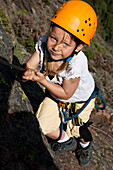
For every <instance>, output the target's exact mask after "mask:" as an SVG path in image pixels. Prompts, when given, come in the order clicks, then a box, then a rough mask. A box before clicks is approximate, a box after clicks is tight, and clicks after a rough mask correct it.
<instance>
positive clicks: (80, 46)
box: [75, 44, 85, 52]
mask: <svg viewBox="0 0 113 170" xmlns="http://www.w3.org/2000/svg"><path fill="white" fill-rule="evenodd" d="M84 46H85V44H79V45H78V46H77V48H76V50H75V52H79V51H80V50H82V48H83V47H84Z"/></svg>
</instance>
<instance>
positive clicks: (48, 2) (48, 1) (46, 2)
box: [42, 0, 50, 5]
mask: <svg viewBox="0 0 113 170" xmlns="http://www.w3.org/2000/svg"><path fill="white" fill-rule="evenodd" d="M42 1H43V2H45V4H46V5H50V0H42Z"/></svg>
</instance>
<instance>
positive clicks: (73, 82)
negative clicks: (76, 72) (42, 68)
mask: <svg viewBox="0 0 113 170" xmlns="http://www.w3.org/2000/svg"><path fill="white" fill-rule="evenodd" d="M33 80H34V81H37V82H39V83H41V84H42V85H43V86H45V87H46V88H47V89H48V90H49V91H50V92H51V93H52V94H53V95H55V96H56V97H59V98H62V99H64V100H68V99H69V98H70V97H71V96H72V95H73V94H74V92H75V91H76V89H77V87H78V84H79V82H80V78H74V79H69V80H64V81H63V84H62V86H60V85H58V84H53V83H51V82H50V81H48V80H46V79H45V77H44V75H43V74H42V73H40V72H38V71H36V72H35V76H34V77H33Z"/></svg>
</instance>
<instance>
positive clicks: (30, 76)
mask: <svg viewBox="0 0 113 170" xmlns="http://www.w3.org/2000/svg"><path fill="white" fill-rule="evenodd" d="M34 76H35V70H33V69H30V68H28V69H27V70H26V71H25V72H24V73H23V76H22V78H23V79H25V80H32V81H34V80H33V77H34Z"/></svg>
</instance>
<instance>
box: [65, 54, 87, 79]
mask: <svg viewBox="0 0 113 170" xmlns="http://www.w3.org/2000/svg"><path fill="white" fill-rule="evenodd" d="M87 72H88V63H87V58H86V56H85V55H84V54H83V52H80V53H79V54H78V55H77V56H76V55H75V56H74V57H73V59H72V60H71V62H70V63H69V65H68V67H67V69H66V71H65V74H64V79H65V80H69V79H71V78H73V79H74V78H77V77H80V78H82V77H83V76H84V75H85V74H86V73H87Z"/></svg>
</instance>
